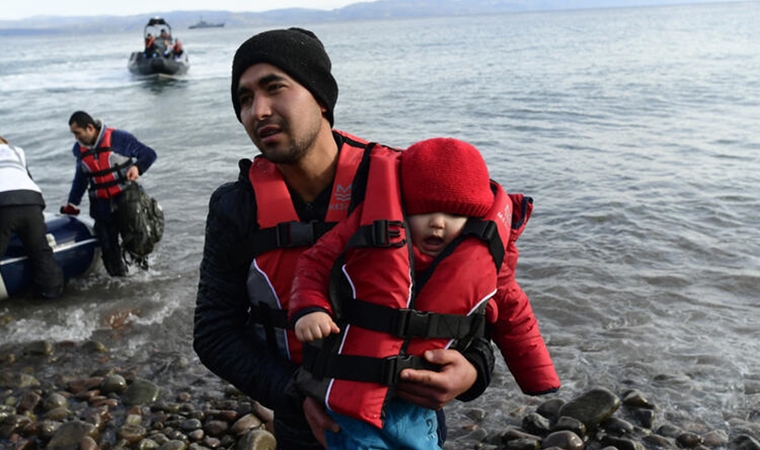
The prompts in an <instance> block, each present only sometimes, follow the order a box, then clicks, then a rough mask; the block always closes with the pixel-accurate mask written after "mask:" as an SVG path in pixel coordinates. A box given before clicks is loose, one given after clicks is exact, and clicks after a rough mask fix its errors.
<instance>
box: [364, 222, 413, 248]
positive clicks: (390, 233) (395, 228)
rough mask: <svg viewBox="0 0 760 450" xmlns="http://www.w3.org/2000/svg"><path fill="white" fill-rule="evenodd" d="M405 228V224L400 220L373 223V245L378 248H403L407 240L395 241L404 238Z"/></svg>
mask: <svg viewBox="0 0 760 450" xmlns="http://www.w3.org/2000/svg"><path fill="white" fill-rule="evenodd" d="M403 228H404V222H401V221H398V220H385V219H383V220H375V221H374V222H372V231H371V233H372V243H373V244H374V246H376V247H401V246H403V245H405V244H406V240H404V239H401V240H400V241H399V242H394V240H397V239H399V238H400V237H402V233H401V230H402V229H403Z"/></svg>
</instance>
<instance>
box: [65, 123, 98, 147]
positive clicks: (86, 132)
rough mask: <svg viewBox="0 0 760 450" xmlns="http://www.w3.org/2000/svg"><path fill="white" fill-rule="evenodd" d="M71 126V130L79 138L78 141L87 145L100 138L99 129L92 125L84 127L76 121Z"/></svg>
mask: <svg viewBox="0 0 760 450" xmlns="http://www.w3.org/2000/svg"><path fill="white" fill-rule="evenodd" d="M69 128H70V129H71V132H72V133H73V134H74V137H75V138H76V139H77V141H79V142H81V143H82V144H84V145H86V146H91V145H93V144H95V140H96V139H97V138H98V130H97V129H96V128H95V127H94V126H92V125H87V126H86V127H84V128H82V127H80V126H79V125H77V124H76V123H72V124H71V125H70V126H69Z"/></svg>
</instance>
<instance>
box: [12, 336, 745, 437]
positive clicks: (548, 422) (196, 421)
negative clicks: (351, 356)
mask: <svg viewBox="0 0 760 450" xmlns="http://www.w3.org/2000/svg"><path fill="white" fill-rule="evenodd" d="M114 353H115V352H114ZM140 355H142V356H139V357H135V356H134V355H116V354H113V353H112V352H110V351H109V350H108V348H106V347H105V346H104V345H103V344H101V343H99V342H97V341H89V342H86V343H82V344H78V343H71V342H63V343H55V344H54V343H51V342H47V341H41V342H35V343H30V344H24V345H18V346H4V347H0V448H2V449H17V450H21V449H23V450H32V449H43V448H44V449H50V450H69V449H71V450H76V449H81V450H93V449H104V450H105V449H139V450H151V449H161V450H185V449H188V450H203V449H235V450H267V449H274V448H275V446H276V443H275V439H274V437H273V436H272V434H271V433H269V431H267V426H266V424H267V422H268V421H269V420H271V417H272V412H271V411H270V410H268V409H266V408H264V407H263V406H261V405H260V404H258V403H257V402H256V401H255V400H254V399H251V398H249V397H247V396H245V395H243V394H242V393H240V392H239V391H237V390H236V389H234V388H232V387H231V386H229V385H227V384H226V383H224V382H223V381H221V380H219V379H218V378H216V377H214V376H213V375H210V373H208V372H207V371H206V370H205V368H203V367H201V366H200V364H197V363H192V362H191V361H190V360H188V359H187V358H185V357H183V356H182V355H177V354H163V353H160V352H152V353H151V352H148V353H141V354H140ZM459 413H460V414H457V415H456V416H457V418H456V419H454V420H456V423H452V418H450V420H449V424H448V425H449V437H448V440H447V442H446V446H445V448H446V449H451V450H454V449H486V450H488V449H491V450H497V449H508V450H540V449H549V448H551V449H555V448H561V449H568V450H583V449H590V450H595V449H599V450H601V449H610V450H611V449H613V448H616V449H619V450H644V449H665V450H669V449H694V450H708V449H729V450H760V442H759V441H758V436H760V418H757V417H755V418H748V419H747V420H736V419H732V420H731V421H730V423H728V424H727V425H728V426H727V429H726V430H723V429H717V430H706V429H699V427H696V426H695V427H694V428H695V429H688V428H683V427H677V426H675V425H672V424H669V423H668V422H667V411H661V410H660V408H658V406H657V405H656V404H655V403H654V402H653V401H651V399H649V398H647V395H646V393H644V392H641V391H639V390H628V391H626V392H612V391H611V390H609V389H607V388H605V387H603V386H599V387H595V388H592V389H589V390H587V391H586V392H582V393H576V394H574V395H573V396H570V397H568V398H567V399H562V398H553V399H551V400H547V401H544V402H542V403H538V404H537V405H536V406H535V407H529V408H525V409H524V414H522V415H521V417H520V418H519V419H518V420H517V421H515V423H505V424H504V425H503V427H502V428H500V429H486V428H485V427H483V426H482V423H483V419H484V418H485V417H486V416H487V415H488V414H489V411H486V410H485V409H483V408H473V407H468V406H467V405H463V406H462V407H461V408H460V411H459ZM758 413H759V414H760V412H758ZM753 419H755V421H753ZM727 430H728V431H727Z"/></svg>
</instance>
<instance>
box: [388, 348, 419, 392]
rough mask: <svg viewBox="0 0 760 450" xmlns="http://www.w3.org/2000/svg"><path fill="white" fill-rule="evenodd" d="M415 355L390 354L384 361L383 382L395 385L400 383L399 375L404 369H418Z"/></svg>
mask: <svg viewBox="0 0 760 450" xmlns="http://www.w3.org/2000/svg"><path fill="white" fill-rule="evenodd" d="M415 359H416V358H415V357H414V356H412V355H398V356H388V357H387V358H384V361H383V374H382V384H384V385H386V386H394V385H395V384H396V383H398V380H399V375H400V374H401V371H402V370H404V369H416V368H418V366H419V365H418V364H415Z"/></svg>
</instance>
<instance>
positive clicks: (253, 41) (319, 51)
mask: <svg viewBox="0 0 760 450" xmlns="http://www.w3.org/2000/svg"><path fill="white" fill-rule="evenodd" d="M258 63H269V64H272V65H273V66H275V67H278V68H279V69H281V70H283V71H284V72H285V73H287V74H288V75H290V76H291V77H293V79H294V80H296V81H298V82H299V83H301V85H303V87H305V88H306V89H308V90H309V92H311V94H312V95H313V96H314V98H316V99H317V100H318V101H319V102H320V103H321V104H322V105H323V106H324V107H325V108H327V113H326V114H327V120H329V121H330V126H332V125H333V109H334V108H335V102H337V101H338V83H337V82H336V81H335V78H333V76H332V75H331V74H330V69H331V67H332V66H331V64H330V58H329V57H328V56H327V52H325V48H324V46H323V45H322V42H321V41H320V40H319V38H317V36H316V35H315V34H314V33H312V32H311V31H309V30H304V29H302V28H288V29H287V30H270V31H264V32H262V33H259V34H257V35H255V36H253V37H251V38H250V39H248V40H247V41H245V42H243V44H242V45H241V46H240V47H239V48H238V49H237V52H235V58H234V59H233V60H232V106H233V107H234V108H235V115H236V116H237V118H238V121H239V120H240V103H239V102H238V94H237V90H238V84H239V82H240V76H241V75H243V72H245V71H246V69H248V68H249V67H251V66H252V65H254V64H258Z"/></svg>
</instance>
